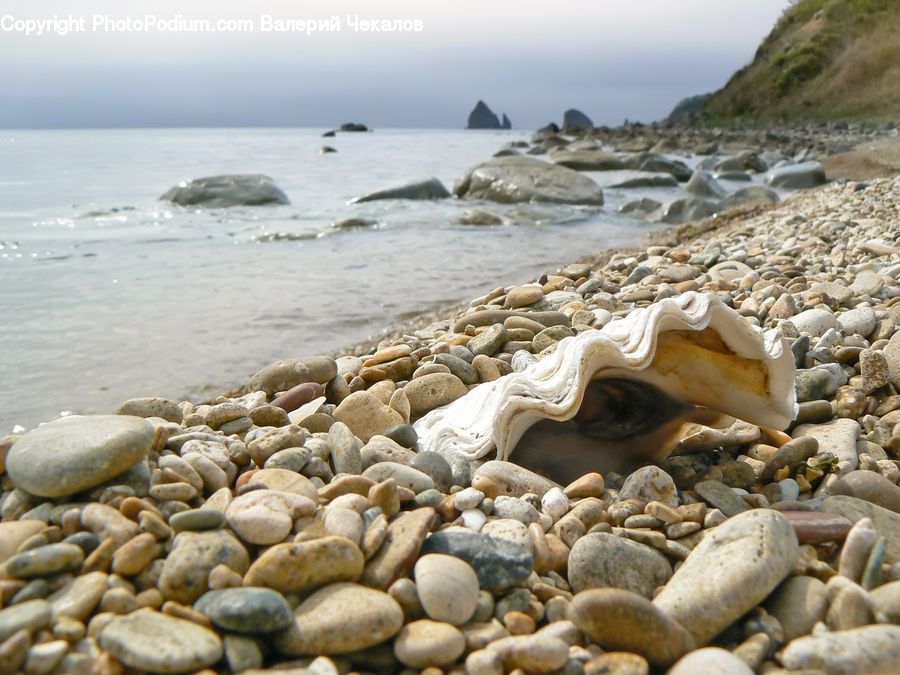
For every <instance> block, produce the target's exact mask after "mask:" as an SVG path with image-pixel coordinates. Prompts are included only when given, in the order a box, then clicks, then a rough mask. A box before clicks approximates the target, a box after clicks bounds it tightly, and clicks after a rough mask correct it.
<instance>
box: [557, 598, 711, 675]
mask: <svg viewBox="0 0 900 675" xmlns="http://www.w3.org/2000/svg"><path fill="white" fill-rule="evenodd" d="M572 620H573V621H574V622H575V625H576V626H578V628H579V629H581V630H582V631H583V632H584V633H585V634H587V635H588V636H589V637H590V638H591V639H592V640H593V641H594V642H596V643H597V644H598V645H600V646H601V647H603V648H604V649H607V650H610V651H612V650H621V651H625V652H635V653H637V654H640V655H641V656H643V657H644V658H646V659H647V661H649V662H650V663H651V664H653V665H654V666H656V667H657V668H663V667H665V666H668V665H671V664H672V663H674V662H675V661H676V660H677V659H678V658H679V657H681V656H682V655H683V654H685V653H687V652H689V651H690V650H692V649H693V648H694V638H692V637H691V634H690V633H688V632H687V631H686V630H685V629H684V628H682V627H681V626H680V625H679V624H678V623H677V622H676V621H674V620H673V619H671V618H670V617H668V616H667V615H666V614H664V613H663V612H661V611H660V610H659V609H657V608H656V607H655V606H654V605H653V603H652V602H650V601H649V600H647V599H646V598H644V597H643V596H640V595H638V594H637V593H632V592H630V591H624V590H621V589H618V588H595V589H591V590H587V591H582V592H581V593H578V594H577V595H576V596H575V597H574V598H573V599H572Z"/></svg>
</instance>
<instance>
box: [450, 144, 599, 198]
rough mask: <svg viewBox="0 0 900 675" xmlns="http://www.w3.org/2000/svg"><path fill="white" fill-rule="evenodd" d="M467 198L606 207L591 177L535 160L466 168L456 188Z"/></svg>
mask: <svg viewBox="0 0 900 675" xmlns="http://www.w3.org/2000/svg"><path fill="white" fill-rule="evenodd" d="M453 193H454V194H455V195H456V196H457V197H462V198H464V199H488V200H491V201H495V202H502V203H505V204H516V203H522V202H549V203H556V204H591V205H596V206H600V205H602V204H603V190H602V189H601V188H600V186H599V185H597V184H596V183H595V182H594V181H592V180H591V179H590V178H588V177H587V176H583V175H581V174H580V173H578V172H577V171H574V170H572V169H568V168H566V167H564V166H558V165H556V164H550V163H549V162H543V161H541V160H539V159H535V158H533V157H525V156H515V157H497V158H495V159H492V160H490V161H487V162H483V163H481V164H478V165H476V166H473V167H471V168H469V169H466V171H465V172H463V174H462V176H460V177H459V178H458V179H457V180H456V183H454V185H453Z"/></svg>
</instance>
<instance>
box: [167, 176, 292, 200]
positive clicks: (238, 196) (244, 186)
mask: <svg viewBox="0 0 900 675" xmlns="http://www.w3.org/2000/svg"><path fill="white" fill-rule="evenodd" d="M160 199H162V200H166V201H170V202H172V203H173V204H180V205H181V206H207V207H213V208H221V207H228V206H262V205H264V204H290V203H291V202H290V200H289V199H288V198H287V195H286V194H284V192H282V191H281V189H280V188H279V187H278V186H277V185H275V183H274V181H273V180H272V179H271V178H269V177H268V176H264V175H262V174H234V175H223V176H206V177H204V178H195V179H194V180H191V181H186V182H182V183H179V184H178V185H176V186H175V187H173V188H171V189H170V190H168V191H167V192H165V193H164V194H163V195H162V196H161V197H160Z"/></svg>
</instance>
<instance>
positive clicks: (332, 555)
mask: <svg viewBox="0 0 900 675" xmlns="http://www.w3.org/2000/svg"><path fill="white" fill-rule="evenodd" d="M364 564H365V560H364V559H363V554H362V552H361V551H360V550H359V547H358V546H357V545H355V544H354V543H353V542H352V541H350V540H349V539H346V538H344V537H337V536H325V537H318V538H316V539H311V540H309V541H301V542H296V543H286V544H276V545H275V546H272V547H270V548H268V549H266V550H265V551H263V553H262V554H261V555H260V556H259V558H257V559H256V560H254V561H253V564H252V565H250V569H248V570H247V574H246V575H245V580H246V583H247V584H248V585H250V586H266V587H268V588H272V589H274V590H276V591H279V592H281V593H302V592H305V591H309V590H312V589H314V588H319V587H321V586H325V585H328V584H333V583H336V582H339V581H357V580H358V579H359V578H360V577H361V576H362V572H363V565H364Z"/></svg>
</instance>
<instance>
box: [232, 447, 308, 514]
mask: <svg viewBox="0 0 900 675" xmlns="http://www.w3.org/2000/svg"><path fill="white" fill-rule="evenodd" d="M279 452H284V450H279ZM275 454H276V455H277V454H278V453H275ZM274 456H275V455H272V457H274ZM248 485H253V486H265V487H266V488H268V489H269V490H271V491H274V492H286V493H289V494H292V495H297V496H299V497H304V498H306V499H308V500H310V501H312V502H314V503H315V502H317V501H318V499H319V492H318V490H317V489H316V486H315V485H314V484H313V482H312V481H310V480H309V478H307V477H306V476H302V475H300V474H299V473H297V472H296V471H290V470H289V469H279V468H267V469H261V470H260V471H257V472H256V473H254V474H253V476H252V477H251V478H250V480H249V482H248ZM307 508H308V507H307Z"/></svg>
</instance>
